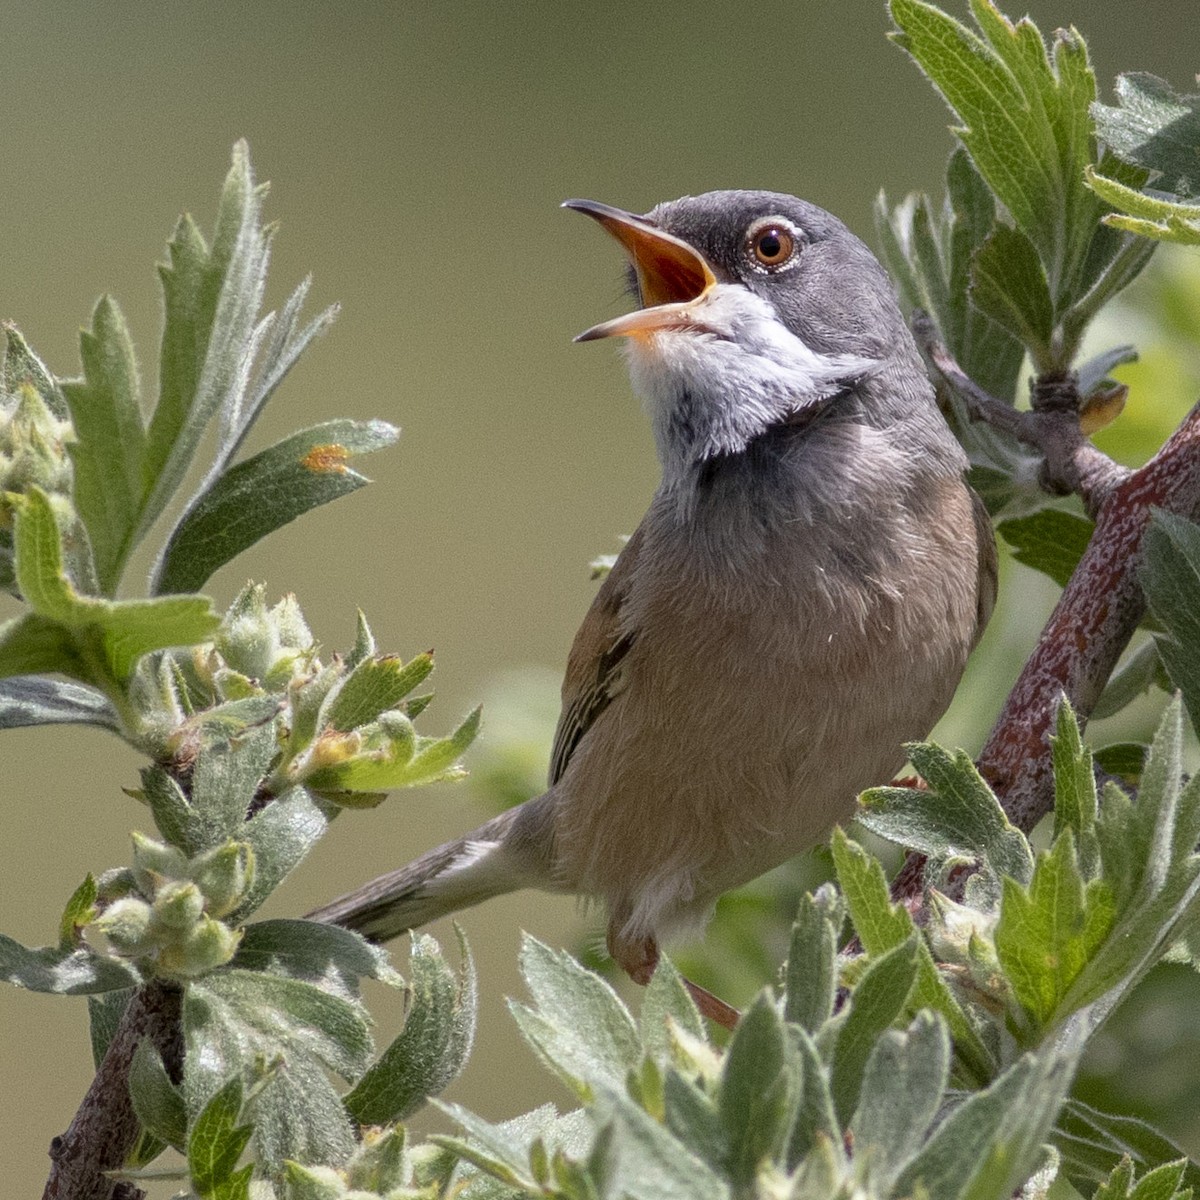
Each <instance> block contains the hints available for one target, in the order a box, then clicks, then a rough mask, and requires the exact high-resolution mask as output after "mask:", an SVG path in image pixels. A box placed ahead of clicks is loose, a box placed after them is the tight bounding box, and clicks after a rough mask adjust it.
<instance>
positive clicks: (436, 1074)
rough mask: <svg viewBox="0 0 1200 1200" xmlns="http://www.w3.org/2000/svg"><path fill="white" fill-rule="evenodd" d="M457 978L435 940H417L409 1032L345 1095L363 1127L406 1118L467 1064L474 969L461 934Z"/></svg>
mask: <svg viewBox="0 0 1200 1200" xmlns="http://www.w3.org/2000/svg"><path fill="white" fill-rule="evenodd" d="M458 941H459V950H460V953H461V955H462V967H461V968H460V971H459V976H458V979H455V977H454V974H453V972H452V971H451V970H450V968H449V967H448V966H447V965H446V962H445V960H444V959H443V958H442V954H441V950H440V949H439V948H438V944H437V943H436V942H435V941H434V940H433V938H431V937H428V936H426V935H424V934H418V935H416V936H415V937H414V938H413V949H412V961H411V966H410V971H411V974H412V983H411V985H410V986H411V995H412V999H411V1003H410V1007H409V1011H408V1017H407V1019H406V1020H405V1022H404V1028H403V1029H402V1030H401V1031H400V1035H399V1036H398V1037H397V1038H396V1040H395V1041H394V1042H392V1044H391V1045H390V1046H389V1047H388V1048H387V1049H386V1050H385V1051H384V1052H383V1054H382V1055H381V1056H380V1057H379V1060H378V1061H377V1062H376V1063H375V1064H374V1065H373V1066H372V1067H371V1068H370V1069H369V1070H368V1071H367V1072H366V1074H365V1075H364V1076H363V1077H362V1079H360V1080H359V1082H358V1084H357V1085H356V1086H355V1088H354V1090H353V1091H352V1092H351V1093H350V1094H349V1095H348V1096H346V1097H345V1101H344V1102H345V1105H346V1108H347V1110H348V1111H349V1113H350V1114H351V1116H353V1117H354V1119H355V1120H356V1121H357V1122H358V1123H359V1124H360V1125H386V1124H390V1123H391V1122H393V1121H402V1120H405V1119H407V1118H408V1117H409V1116H411V1115H412V1113H414V1112H416V1111H417V1109H419V1108H421V1107H422V1106H423V1105H424V1104H425V1102H426V1101H427V1100H428V1099H429V1097H430V1096H435V1095H437V1094H438V1093H439V1092H441V1091H443V1090H444V1089H445V1088H446V1086H447V1085H448V1084H449V1083H450V1082H451V1081H452V1080H453V1079H455V1078H456V1077H457V1076H458V1074H459V1072H460V1071H461V1070H462V1069H463V1066H464V1065H465V1064H466V1060H467V1055H468V1054H469V1053H470V1051H471V1043H472V1041H473V1040H474V1036H475V1006H476V991H475V966H474V963H473V962H472V959H471V952H470V950H469V949H468V947H467V942H466V939H465V938H464V937H463V935H462V932H461V930H460V931H459V934H458Z"/></svg>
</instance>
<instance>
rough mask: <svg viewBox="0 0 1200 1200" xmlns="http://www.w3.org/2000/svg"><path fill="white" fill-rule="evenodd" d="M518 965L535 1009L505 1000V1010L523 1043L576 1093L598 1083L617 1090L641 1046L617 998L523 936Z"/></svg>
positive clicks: (574, 964) (564, 959)
mask: <svg viewBox="0 0 1200 1200" xmlns="http://www.w3.org/2000/svg"><path fill="white" fill-rule="evenodd" d="M520 961H521V974H522V975H523V976H524V978H525V983H526V985H527V986H528V988H529V990H530V992H531V993H532V995H533V1000H534V1004H535V1006H536V1007H534V1008H529V1007H527V1006H525V1005H523V1004H518V1003H516V1002H514V1001H510V1002H509V1008H510V1010H511V1011H512V1013H513V1016H514V1017H515V1018H516V1021H517V1024H518V1026H520V1029H521V1033H522V1034H523V1035H524V1037H525V1040H526V1041H527V1042H529V1043H530V1045H532V1046H533V1048H534V1049H535V1050H537V1051H538V1053H539V1054H540V1055H541V1056H542V1057H543V1058H544V1059H545V1060H546V1062H547V1065H549V1066H550V1067H551V1068H552V1069H553V1070H555V1071H557V1072H558V1073H559V1074H560V1075H562V1076H563V1078H564V1079H566V1081H567V1082H568V1083H569V1084H571V1086H572V1087H573V1088H575V1089H576V1090H578V1091H580V1092H581V1093H583V1094H587V1093H588V1092H590V1091H591V1090H592V1089H593V1088H594V1087H595V1086H596V1085H597V1084H598V1083H605V1084H607V1085H608V1086H610V1087H613V1088H620V1089H623V1088H624V1087H625V1076H626V1073H627V1072H628V1071H630V1070H632V1069H633V1067H635V1066H636V1065H637V1063H638V1061H639V1060H640V1058H641V1051H642V1047H641V1042H640V1040H639V1038H638V1035H637V1029H636V1027H635V1026H634V1023H633V1019H632V1018H631V1017H630V1015H629V1012H628V1010H627V1009H626V1008H625V1006H624V1005H623V1004H622V1003H621V1001H620V1000H619V999H618V997H617V994H616V993H615V992H614V991H613V990H612V988H611V987H610V986H609V985H608V984H607V983H606V982H605V981H604V980H603V979H600V978H599V977H598V976H596V975H594V974H592V972H591V971H588V970H585V969H584V968H583V967H581V966H580V965H579V964H578V963H577V962H576V961H575V960H574V959H573V958H571V956H570V955H568V954H565V953H563V952H562V951H555V950H551V949H550V948H549V947H548V946H545V945H543V944H542V943H541V942H539V941H538V940H537V939H536V938H532V937H530V936H529V935H528V934H526V935H524V937H523V938H522V941H521V959H520Z"/></svg>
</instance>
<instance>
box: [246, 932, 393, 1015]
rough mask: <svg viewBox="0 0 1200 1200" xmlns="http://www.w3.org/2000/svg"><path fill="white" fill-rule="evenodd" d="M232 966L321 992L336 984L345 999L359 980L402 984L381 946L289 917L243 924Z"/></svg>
mask: <svg viewBox="0 0 1200 1200" xmlns="http://www.w3.org/2000/svg"><path fill="white" fill-rule="evenodd" d="M232 965H233V966H234V967H238V968H241V969H243V970H247V971H269V972H273V973H275V974H281V975H286V976H288V977H289V978H291V979H299V980H304V981H307V982H309V983H315V984H321V985H323V986H324V987H325V988H326V989H329V988H330V987H331V986H333V984H334V983H335V981H336V984H337V990H338V992H339V994H341V995H344V996H346V997H347V998H355V997H357V996H358V992H359V981H360V980H361V979H363V978H367V979H377V980H379V981H380V982H381V983H386V984H388V985H389V986H391V987H403V986H404V980H403V979H401V977H400V975H399V973H398V972H397V971H396V970H395V968H393V967H392V965H391V960H390V958H389V957H388V953H387V951H386V950H384V949H383V947H382V946H375V945H372V944H371V943H370V942H368V941H367V940H366V939H365V938H364V937H362V936H360V935H359V934H357V933H354V932H353V931H352V930H349V929H342V928H341V927H340V926H338V925H323V924H319V923H318V922H316V921H305V920H299V919H294V918H292V919H289V918H276V919H275V920H272V921H255V922H254V923H253V924H251V925H247V926H246V927H245V929H244V930H243V932H242V940H241V942H240V944H239V945H238V950H237V954H236V956H235V957H234V959H233V963H232Z"/></svg>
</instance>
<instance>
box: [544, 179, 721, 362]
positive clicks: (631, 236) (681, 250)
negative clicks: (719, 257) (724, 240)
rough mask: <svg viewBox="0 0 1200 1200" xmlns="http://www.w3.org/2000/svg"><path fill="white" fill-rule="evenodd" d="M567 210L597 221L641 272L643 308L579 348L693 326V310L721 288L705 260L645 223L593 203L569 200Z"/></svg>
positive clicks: (587, 336)
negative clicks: (603, 340)
mask: <svg viewBox="0 0 1200 1200" xmlns="http://www.w3.org/2000/svg"><path fill="white" fill-rule="evenodd" d="M563 208H573V209H575V210H576V211H577V212H581V213H586V214H587V215H588V216H589V217H593V218H595V220H597V221H599V222H600V224H601V225H603V226H604V228H605V229H606V230H608V232H609V233H611V234H612V236H613V237H615V238H616V239H617V241H618V242H620V243H621V245H622V246H624V247H625V252H626V254H628V255H629V258H630V260H631V261H632V263H633V267H634V270H635V271H636V272H637V281H638V291H639V292H640V293H641V298H642V307H641V308H639V309H638V310H637V311H636V312H631V313H627V314H626V315H625V316H623V317H616V318H615V319H614V320H612V321H604V322H603V323H602V324H600V325H593V326H592V328H591V329H585V330H584V332H583V333H581V334H580V335H579V336H578V337H577V338H576V339H575V340H576V341H577V342H591V341H594V340H595V339H596V338H605V337H631V336H635V335H638V334H649V333H654V332H656V331H657V330H660V329H668V328H676V329H678V328H680V327H681V326H688V325H692V324H694V322H693V321H692V320H691V319H690V313H691V309H692V306H693V305H694V304H695V302H696V301H697V300H699V299H700V298H701V297H702V296H704V295H705V294H706V293H707V292H708V290H709V288H711V287H712V286H713V285H714V284H715V283H716V282H717V279H716V276H715V275H714V274H713V272H712V268H711V267H710V266H709V265H708V263H707V262H705V261H704V258H703V256H702V255H700V254H699V253H698V252H697V251H696V250H694V249H693V248H692V247H691V246H689V245H688V244H687V242H685V241H683V240H682V239H680V238H677V237H673V236H672V235H671V234H669V233H665V232H664V231H663V230H661V229H658V228H656V227H655V226H654V225H651V224H650V222H649V221H647V220H646V219H645V218H644V217H636V216H634V215H633V213H627V212H623V211H622V210H621V209H619V208H610V207H609V206H608V205H607V204H597V203H596V201H594V200H567V201H565V202H564V204H563Z"/></svg>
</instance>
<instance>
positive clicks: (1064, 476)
mask: <svg viewBox="0 0 1200 1200" xmlns="http://www.w3.org/2000/svg"><path fill="white" fill-rule="evenodd" d="M914 327H915V329H916V333H917V338H918V341H919V342H920V343H921V344H922V347H923V348H924V350H925V352H926V354H927V355H928V357H929V359H930V361H931V362H932V363H933V364H934V366H935V367H936V368H937V370H938V372H939V373H940V374H941V376H942V378H943V380H944V381H945V382H946V384H947V385H948V386H949V387H951V388H952V389H953V390H954V391H955V392H956V393H957V394H958V395H959V396H960V397H961V398H962V399H963V400H964V402H965V403H966V405H967V409H968V412H969V413H970V415H971V417H972V419H974V420H982V421H986V422H987V423H988V424H989V425H992V426H993V427H995V428H997V429H1000V430H1003V431H1004V432H1006V433H1009V434H1010V435H1012V436H1013V437H1016V438H1018V439H1019V440H1020V441H1021V442H1023V443H1024V444H1026V445H1027V446H1031V447H1033V448H1034V449H1035V450H1036V451H1037V452H1038V453H1039V454H1041V455H1042V457H1043V460H1044V464H1045V466H1044V469H1043V482H1044V483H1045V485H1046V486H1047V488H1048V490H1051V491H1056V492H1075V493H1077V494H1078V495H1079V496H1080V497H1081V498H1082V499H1083V502H1084V506H1085V507H1086V508H1087V510H1088V512H1089V513H1090V514H1091V515H1092V516H1093V517H1094V519H1095V521H1096V528H1095V531H1094V533H1093V534H1092V538H1091V541H1090V542H1089V543H1088V547H1087V550H1086V551H1085V552H1084V555H1083V558H1082V559H1080V562H1079V565H1078V567H1077V568H1076V570H1075V573H1074V575H1073V576H1072V577H1071V579H1070V582H1069V583H1068V584H1067V587H1066V589H1065V590H1064V591H1063V594H1062V596H1061V597H1059V601H1058V604H1057V605H1056V607H1055V609H1054V612H1053V613H1052V614H1051V615H1050V619H1049V620H1048V621H1047V622H1046V625H1045V628H1044V629H1043V630H1042V633H1041V636H1040V637H1039V639H1038V643H1037V646H1036V647H1035V649H1034V651H1033V654H1032V655H1031V656H1030V657H1029V659H1028V661H1027V662H1026V663H1025V667H1024V669H1023V670H1022V671H1021V674H1020V676H1019V678H1018V679H1017V682H1016V684H1015V685H1014V686H1013V689H1012V691H1011V692H1010V693H1009V696H1008V699H1007V700H1006V701H1005V704H1004V708H1003V710H1002V711H1001V713H1000V716H999V718H998V719H997V721H996V724H995V726H994V727H993V729H992V732H991V734H990V736H989V737H988V740H987V744H986V745H985V746H984V748H983V751H982V753H981V754H980V757H979V769H980V771H981V773H982V774H983V776H984V778H986V779H987V781H988V782H989V783H990V784H991V786H992V787H993V788H994V789H995V791H996V794H997V796H999V798H1000V801H1001V803H1002V804H1003V806H1004V810H1005V812H1006V813H1007V814H1008V816H1009V819H1010V820H1011V821H1012V822H1013V824H1015V825H1016V826H1018V827H1019V828H1020V829H1022V830H1024V831H1025V832H1026V833H1028V832H1029V831H1030V830H1031V829H1032V828H1033V827H1034V825H1036V824H1037V822H1038V821H1039V820H1040V819H1041V818H1042V817H1043V816H1045V815H1046V813H1048V812H1049V811H1050V809H1051V808H1052V807H1053V804H1054V787H1053V784H1054V780H1053V770H1052V766H1051V756H1050V745H1049V741H1048V740H1047V739H1048V735H1049V734H1050V733H1051V731H1052V730H1053V728H1054V721H1055V715H1056V712H1057V709H1058V704H1059V698H1060V697H1061V696H1063V695H1065V696H1066V697H1067V699H1068V700H1069V701H1070V702H1071V706H1072V708H1073V709H1074V710H1075V715H1076V717H1077V718H1078V719H1079V723H1080V726H1081V727H1083V726H1084V725H1086V723H1087V720H1088V717H1089V716H1090V715H1091V713H1092V709H1093V708H1094V707H1095V704H1096V701H1097V700H1098V699H1099V696H1100V693H1101V692H1102V691H1103V689H1104V685H1105V683H1106V682H1107V681H1108V678H1109V675H1110V674H1111V673H1112V670H1113V668H1114V667H1115V666H1116V663H1117V660H1118V658H1120V656H1121V654H1122V652H1123V651H1124V650H1125V648H1126V646H1128V644H1129V640H1130V638H1131V637H1132V636H1133V633H1134V631H1135V630H1136V629H1137V627H1138V624H1139V622H1140V621H1141V619H1142V616H1143V615H1144V613H1145V608H1146V601H1145V598H1144V596H1143V595H1142V590H1141V586H1140V584H1139V583H1138V568H1139V566H1140V564H1141V547H1142V536H1143V534H1144V533H1145V531H1146V527H1147V525H1148V524H1149V521H1150V513H1151V510H1152V509H1154V508H1162V509H1165V510H1167V511H1168V512H1172V513H1176V514H1178V515H1179V516H1183V517H1188V518H1193V519H1194V518H1197V517H1200V406H1197V407H1196V408H1193V409H1192V411H1191V412H1190V413H1188V415H1187V416H1186V417H1185V418H1184V420H1183V423H1182V424H1181V425H1180V426H1179V428H1178V429H1177V430H1176V431H1175V432H1174V433H1173V434H1172V435H1171V437H1170V438H1169V439H1168V441H1167V442H1166V444H1165V445H1164V446H1163V447H1162V449H1161V450H1160V451H1159V452H1158V453H1157V454H1156V455H1155V456H1154V458H1153V459H1151V460H1150V462H1148V463H1147V464H1146V465H1145V466H1144V467H1140V468H1138V469H1137V470H1135V471H1130V470H1128V469H1127V468H1125V467H1121V466H1119V465H1118V464H1117V463H1115V462H1113V461H1112V460H1111V459H1110V458H1108V456H1107V455H1105V454H1104V453H1102V452H1101V451H1100V450H1098V449H1096V447H1095V446H1093V445H1092V444H1091V443H1090V442H1089V441H1088V440H1087V439H1086V437H1084V435H1083V433H1082V432H1081V430H1080V428H1079V396H1078V392H1077V390H1076V389H1075V388H1074V387H1073V381H1072V380H1071V379H1069V378H1068V379H1062V380H1040V381H1038V384H1037V385H1035V388H1034V394H1033V409H1032V411H1030V412H1018V411H1017V410H1015V409H1013V408H1012V407H1011V406H1010V405H1007V404H1004V403H1003V402H1002V401H1000V400H997V399H995V398H994V397H992V396H989V395H988V394H987V393H985V392H983V391H982V390H981V389H980V388H979V387H977V386H976V385H975V384H974V383H973V382H972V381H971V380H970V379H969V378H968V377H967V376H966V374H965V373H964V372H963V370H962V368H961V367H959V365H958V364H957V363H956V362H955V361H954V359H953V357H952V356H951V355H950V353H949V351H948V350H947V349H946V347H945V346H943V345H941V344H940V343H939V342H938V341H937V337H936V334H935V333H934V332H933V329H932V327H931V326H930V324H929V323H928V321H917V322H915V323H914ZM922 865H923V864H922V860H920V859H916V858H915V856H914V858H913V859H910V861H909V862H908V863H906V865H905V868H904V869H903V870H902V871H901V873H900V875H899V876H897V878H896V880H895V883H894V885H893V890H894V894H895V895H896V896H898V897H902V898H904V899H905V900H906V901H908V902H910V903H914V902H919V897H920V891H921V867H922Z"/></svg>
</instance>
